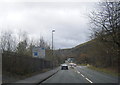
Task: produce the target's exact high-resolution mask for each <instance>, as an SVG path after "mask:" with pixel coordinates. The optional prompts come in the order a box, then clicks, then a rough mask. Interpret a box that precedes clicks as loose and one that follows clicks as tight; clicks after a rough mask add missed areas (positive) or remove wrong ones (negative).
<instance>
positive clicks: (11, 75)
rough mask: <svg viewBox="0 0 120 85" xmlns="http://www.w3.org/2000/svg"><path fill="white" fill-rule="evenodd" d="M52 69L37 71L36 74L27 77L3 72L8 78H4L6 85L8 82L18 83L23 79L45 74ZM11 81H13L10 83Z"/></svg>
mask: <svg viewBox="0 0 120 85" xmlns="http://www.w3.org/2000/svg"><path fill="white" fill-rule="evenodd" d="M50 70H51V69H43V70H41V71H36V72H33V73H29V74H26V75H17V74H15V73H10V72H7V71H3V75H4V76H6V78H7V80H6V78H4V81H3V82H4V83H8V82H16V81H18V80H21V79H26V78H29V77H32V76H35V75H37V74H41V73H44V72H47V71H50ZM9 80H11V81H9Z"/></svg>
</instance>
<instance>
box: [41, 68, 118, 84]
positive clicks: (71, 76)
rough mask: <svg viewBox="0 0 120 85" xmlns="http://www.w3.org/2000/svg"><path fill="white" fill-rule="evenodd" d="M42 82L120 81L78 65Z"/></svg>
mask: <svg viewBox="0 0 120 85" xmlns="http://www.w3.org/2000/svg"><path fill="white" fill-rule="evenodd" d="M42 83H43V84H44V83H118V78H117V77H113V76H110V75H108V74H105V73H101V72H97V71H94V70H91V69H88V68H87V67H86V66H77V67H75V68H74V69H72V68H70V69H69V70H60V71H58V73H56V74H55V75H53V76H52V77H50V78H48V79H47V80H45V81H44V82H42Z"/></svg>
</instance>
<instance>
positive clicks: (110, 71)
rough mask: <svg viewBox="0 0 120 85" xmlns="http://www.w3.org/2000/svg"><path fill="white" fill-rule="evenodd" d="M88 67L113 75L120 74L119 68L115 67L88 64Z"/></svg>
mask: <svg viewBox="0 0 120 85" xmlns="http://www.w3.org/2000/svg"><path fill="white" fill-rule="evenodd" d="M88 68H90V69H93V70H96V71H100V72H103V73H106V74H110V75H112V76H120V73H118V70H116V69H114V68H97V67H94V66H91V65H90V66H88Z"/></svg>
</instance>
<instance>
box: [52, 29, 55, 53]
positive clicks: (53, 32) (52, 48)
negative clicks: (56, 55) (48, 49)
mask: <svg viewBox="0 0 120 85" xmlns="http://www.w3.org/2000/svg"><path fill="white" fill-rule="evenodd" d="M54 32H55V30H52V51H53V33H54Z"/></svg>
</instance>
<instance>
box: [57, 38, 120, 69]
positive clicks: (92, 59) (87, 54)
mask: <svg viewBox="0 0 120 85" xmlns="http://www.w3.org/2000/svg"><path fill="white" fill-rule="evenodd" d="M56 55H57V56H59V57H60V58H62V59H64V60H65V59H67V58H69V57H74V58H75V60H76V63H78V64H90V65H93V66H96V67H115V68H117V67H118V53H117V49H115V48H113V46H111V44H108V42H107V43H106V42H102V41H99V40H98V39H94V40H91V41H88V42H86V43H83V44H80V45H78V46H76V47H73V48H69V49H61V50H57V51H56Z"/></svg>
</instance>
